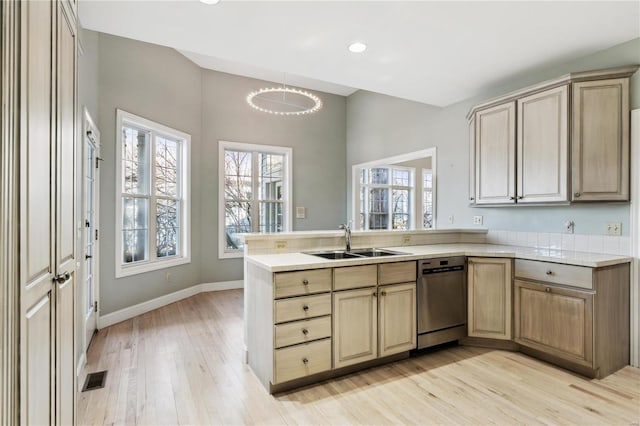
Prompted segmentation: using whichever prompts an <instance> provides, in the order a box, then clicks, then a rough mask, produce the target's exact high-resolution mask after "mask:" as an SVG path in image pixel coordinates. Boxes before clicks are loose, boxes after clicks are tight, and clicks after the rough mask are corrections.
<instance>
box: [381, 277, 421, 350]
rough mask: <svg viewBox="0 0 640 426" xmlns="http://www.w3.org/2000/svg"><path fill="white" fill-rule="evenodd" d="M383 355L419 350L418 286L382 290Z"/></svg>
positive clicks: (398, 285)
mask: <svg viewBox="0 0 640 426" xmlns="http://www.w3.org/2000/svg"><path fill="white" fill-rule="evenodd" d="M378 332H379V338H380V356H381V357H383V356H387V355H393V354H397V353H400V352H405V351H409V350H411V349H415V348H416V344H417V330H416V283H415V282H411V283H406V284H396V285H389V286H384V287H380V288H379V310H378Z"/></svg>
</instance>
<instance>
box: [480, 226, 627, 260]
mask: <svg viewBox="0 0 640 426" xmlns="http://www.w3.org/2000/svg"><path fill="white" fill-rule="evenodd" d="M486 242H487V244H503V245H510V246H522V247H538V248H549V249H557V250H569V251H584V252H589V253H606V254H617V255H623V256H630V255H631V239H630V238H629V237H613V236H610V235H582V234H559V233H549V232H519V231H498V230H490V231H489V232H488V233H487V235H486Z"/></svg>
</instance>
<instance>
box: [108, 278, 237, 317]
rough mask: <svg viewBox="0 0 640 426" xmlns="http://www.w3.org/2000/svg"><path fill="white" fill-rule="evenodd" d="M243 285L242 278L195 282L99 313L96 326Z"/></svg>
mask: <svg viewBox="0 0 640 426" xmlns="http://www.w3.org/2000/svg"><path fill="white" fill-rule="evenodd" d="M243 287H244V281H243V280H237V281H222V282H217V283H203V284H197V285H194V286H191V287H188V288H185V289H183V290H178V291H176V292H173V293H169V294H165V295H164V296H160V297H156V298H155V299H151V300H147V301H146V302H142V303H138V304H137V305H133V306H129V307H127V308H124V309H120V310H119V311H115V312H111V313H109V314H106V315H101V316H99V317H98V328H104V327H109V326H110V325H113V324H117V323H119V322H122V321H126V320H128V319H130V318H133V317H135V316H138V315H142V314H144V313H147V312H149V311H153V310H154V309H158V308H161V307H163V306H166V305H168V304H170V303H173V302H177V301H179V300H182V299H186V298H187V297H191V296H194V295H196V294H198V293H203V292H207V291H221V290H232V289H237V288H243Z"/></svg>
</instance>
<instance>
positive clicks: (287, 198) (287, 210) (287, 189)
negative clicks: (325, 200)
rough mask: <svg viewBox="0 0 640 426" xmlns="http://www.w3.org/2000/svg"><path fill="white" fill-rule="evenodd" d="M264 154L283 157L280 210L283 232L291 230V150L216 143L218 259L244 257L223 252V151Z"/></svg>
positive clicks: (241, 254)
mask: <svg viewBox="0 0 640 426" xmlns="http://www.w3.org/2000/svg"><path fill="white" fill-rule="evenodd" d="M225 149H231V150H235V151H247V152H264V153H271V154H280V155H284V163H285V164H284V172H285V177H284V181H285V182H284V187H283V189H284V194H283V199H284V208H283V209H282V214H283V215H284V218H283V221H282V222H283V227H284V229H283V232H289V231H291V230H292V228H293V226H292V225H293V207H292V206H293V149H292V148H291V147H286V146H275V145H261V144H253V143H244V142H231V141H224V140H220V141H218V259H231V258H241V257H244V251H243V250H238V251H226V250H225V243H224V241H225V239H224V235H225V223H224V218H225V212H224V167H223V164H224V163H223V161H224V151H225Z"/></svg>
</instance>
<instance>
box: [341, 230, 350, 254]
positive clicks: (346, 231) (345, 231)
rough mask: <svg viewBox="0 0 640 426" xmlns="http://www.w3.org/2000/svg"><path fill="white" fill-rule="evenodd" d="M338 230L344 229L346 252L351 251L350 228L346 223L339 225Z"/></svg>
mask: <svg viewBox="0 0 640 426" xmlns="http://www.w3.org/2000/svg"><path fill="white" fill-rule="evenodd" d="M339 229H344V241H345V243H346V246H347V251H351V227H350V226H349V225H347V224H346V223H343V224H342V225H340V227H339Z"/></svg>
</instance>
